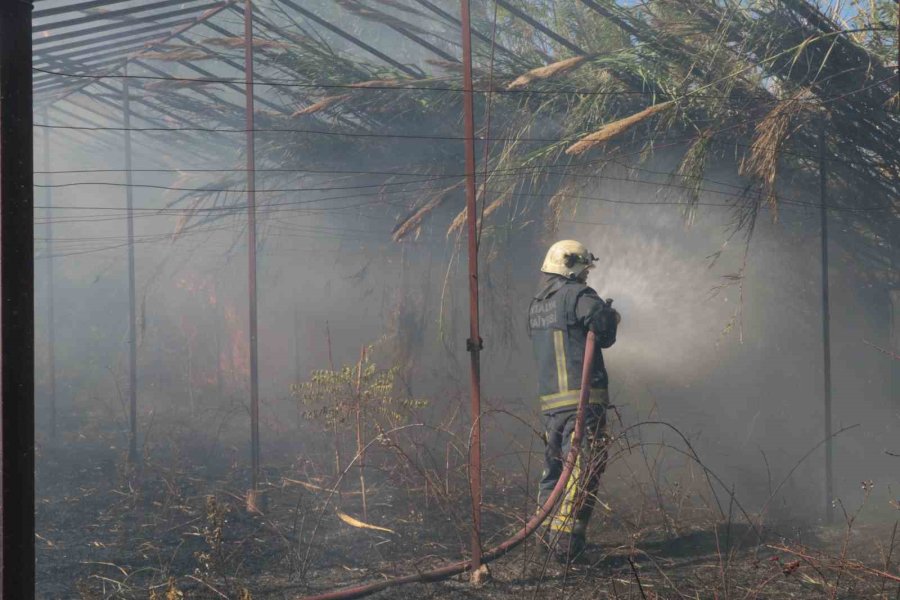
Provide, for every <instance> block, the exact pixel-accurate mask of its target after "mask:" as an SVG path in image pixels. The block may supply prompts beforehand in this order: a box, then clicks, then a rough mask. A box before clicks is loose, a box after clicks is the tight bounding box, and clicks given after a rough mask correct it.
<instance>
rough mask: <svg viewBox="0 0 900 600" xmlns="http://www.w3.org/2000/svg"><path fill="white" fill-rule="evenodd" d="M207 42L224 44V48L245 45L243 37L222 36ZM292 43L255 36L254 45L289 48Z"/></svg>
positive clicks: (264, 48) (276, 48)
mask: <svg viewBox="0 0 900 600" xmlns="http://www.w3.org/2000/svg"><path fill="white" fill-rule="evenodd" d="M206 41H207V43H209V44H212V45H214V46H222V47H223V48H242V47H243V46H244V38H243V37H237V36H235V37H222V38H211V39H208V40H206ZM291 46H292V45H291V44H289V43H287V42H276V41H275V40H266V39H263V38H253V47H254V48H259V49H262V50H287V49H289V48H291Z"/></svg>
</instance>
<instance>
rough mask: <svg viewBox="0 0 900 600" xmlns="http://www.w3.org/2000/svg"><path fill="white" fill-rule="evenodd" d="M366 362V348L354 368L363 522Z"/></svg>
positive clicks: (365, 514) (366, 517)
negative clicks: (364, 368)
mask: <svg viewBox="0 0 900 600" xmlns="http://www.w3.org/2000/svg"><path fill="white" fill-rule="evenodd" d="M364 362H366V347H365V345H363V346H362V348H360V350H359V363H358V364H357V366H356V454H357V456H358V457H359V491H360V494H362V514H363V520H365V521H368V520H369V508H368V503H367V502H366V449H365V448H364V447H363V427H364V425H363V405H362V395H361V394H360V386H361V384H362V369H363V363H364Z"/></svg>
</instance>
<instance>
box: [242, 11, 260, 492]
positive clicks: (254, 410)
mask: <svg viewBox="0 0 900 600" xmlns="http://www.w3.org/2000/svg"><path fill="white" fill-rule="evenodd" d="M244 77H245V84H246V91H245V94H246V102H247V110H246V119H247V255H248V258H249V261H248V267H249V270H248V272H249V293H250V454H251V460H252V469H253V471H252V473H251V488H250V492H251V493H250V494H249V495H248V508H250V509H256V508H258V506H257V504H256V503H257V501H258V498H257V491H258V490H259V362H258V361H259V356H258V354H257V318H256V158H255V146H254V142H255V135H254V132H253V128H254V125H253V3H252V1H251V0H244Z"/></svg>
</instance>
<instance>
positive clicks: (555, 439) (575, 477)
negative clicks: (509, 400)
mask: <svg viewBox="0 0 900 600" xmlns="http://www.w3.org/2000/svg"><path fill="white" fill-rule="evenodd" d="M586 410H587V413H586V414H585V420H584V426H585V427H584V437H583V439H582V441H581V452H579V454H578V457H577V458H576V461H575V468H574V470H573V471H572V476H571V477H570V478H569V482H568V484H567V485H566V490H565V493H564V494H563V497H562V500H561V502H560V505H559V510H558V511H557V513H556V515H555V516H554V517H553V518H552V519H551V521H550V525H549V526H550V529H551V530H552V531H561V532H565V533H571V532H572V529H573V527H574V526H575V525H576V524H578V526H579V529H580V530H581V532H583V530H584V528H585V527H586V526H587V522H588V520H589V519H590V518H591V513H592V512H593V510H594V503H595V500H596V493H597V487H598V486H599V484H600V475H601V474H602V473H603V471H604V470H605V469H606V461H607V457H608V450H607V438H606V407H605V406H602V405H599V404H589V405H588V406H587V409H586ZM576 412H577V411H576V410H575V409H570V410H564V411H558V412H554V413H548V414H544V415H543V418H544V435H545V438H546V440H545V443H546V446H545V448H544V471H543V473H542V474H541V482H540V486H539V487H540V498H541V501H543V500H545V499H546V498H547V497H548V496H549V495H550V492H551V491H552V490H553V488H554V487H556V482H557V481H559V477H560V475H561V474H562V470H563V463H564V461H565V458H566V456H567V455H568V454H569V449H570V447H571V443H572V434H573V433H574V431H575V414H576Z"/></svg>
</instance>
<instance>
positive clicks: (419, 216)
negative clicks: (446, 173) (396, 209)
mask: <svg viewBox="0 0 900 600" xmlns="http://www.w3.org/2000/svg"><path fill="white" fill-rule="evenodd" d="M460 186H462V182H459V183H457V184H456V185H452V186H450V187H448V188H445V189H443V190H441V191H440V192H438V193H437V194H435V195H434V196H433V197H432V198H431V200H429V201H428V202H426V203H425V204H423V205H422V206H420V207H419V208H417V209H416V210H415V211H413V212H412V214H410V215H408V216H406V217H404V218H403V219H402V220H401V221H400V222H399V223H398V224H397V226H396V227H394V231H392V232H391V238H392V239H393V240H394V241H395V242H399V241H400V240H402V239H403V238H405V237H406V236H407V235H409V234H410V233H411V232H412V231H415V230H417V229H418V228H419V225H421V224H422V221H423V220H424V219H425V217H426V216H428V215H429V214H430V213H431V212H432V211H433V210H434V209H436V208H437V207H438V206H440V205H441V204H443V203H444V201H445V200H446V199H447V198H448V197H449V196H450V192H452V191H453V190H455V189H457V188H458V187H460Z"/></svg>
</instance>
